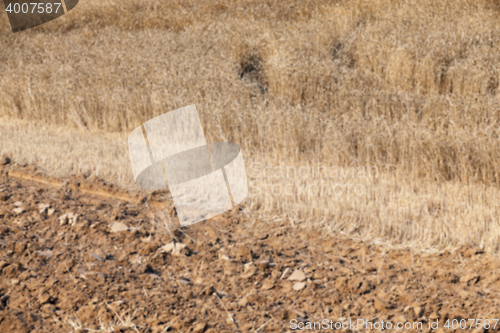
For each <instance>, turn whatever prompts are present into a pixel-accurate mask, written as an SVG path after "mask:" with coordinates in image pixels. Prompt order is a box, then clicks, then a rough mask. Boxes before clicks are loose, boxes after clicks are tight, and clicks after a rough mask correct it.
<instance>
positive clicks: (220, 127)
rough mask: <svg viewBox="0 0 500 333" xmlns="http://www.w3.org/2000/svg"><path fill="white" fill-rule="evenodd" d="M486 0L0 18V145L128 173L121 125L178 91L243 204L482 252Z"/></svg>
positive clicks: (125, 4) (60, 164)
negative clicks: (305, 172)
mask: <svg viewBox="0 0 500 333" xmlns="http://www.w3.org/2000/svg"><path fill="white" fill-rule="evenodd" d="M499 12H500V5H499V3H498V2H497V1H493V0H487V1H486V0H482V1H469V0H459V1H451V0H447V1H417V0H409V1H389V0H380V1H368V0H354V1H340V0H339V1H314V2H313V1H293V0H287V1H278V0H270V1H250V0H246V1H229V0H220V1H216V0H210V1H201V2H200V1H194V0H193V1H191V0H189V1H180V0H179V1H168V2H167V1H164V2H160V1H153V2H144V1H139V0H126V1H120V2H119V1H114V0H109V1H106V2H105V3H104V4H103V3H101V2H98V1H96V0H89V1H84V2H82V3H81V4H79V5H78V7H76V8H75V9H74V10H73V11H71V12H70V13H69V14H67V15H65V16H64V17H62V18H60V19H58V20H56V21H54V22H51V23H48V24H46V25H43V26H41V27H38V28H35V29H32V30H30V31H28V32H24V33H18V34H15V35H13V34H11V33H10V31H9V27H8V24H7V20H6V15H3V16H2V17H1V18H0V35H1V40H2V48H1V49H0V72H1V73H2V76H1V78H0V115H1V116H4V117H5V118H3V119H4V120H3V123H4V124H6V125H5V126H7V127H6V128H10V129H8V131H10V132H8V131H7V132H4V133H0V135H2V136H3V137H5V138H6V139H7V140H8V141H7V142H9V145H8V146H6V145H5V144H4V145H3V146H2V147H0V148H1V151H0V153H9V154H11V156H13V157H14V158H15V159H18V160H24V161H26V160H28V159H31V160H30V161H32V162H37V163H39V164H42V165H43V166H45V167H46V168H47V169H52V170H53V171H52V172H56V173H57V172H59V173H75V172H81V171H82V170H80V169H85V171H86V172H90V173H95V174H99V175H100V176H102V177H105V178H108V179H111V180H113V181H115V182H118V183H120V184H122V185H123V186H125V187H127V186H131V184H132V181H131V175H130V170H128V169H127V168H128V154H127V151H126V141H125V140H124V139H123V138H125V137H126V134H127V132H128V131H130V130H131V129H133V128H134V127H136V126H137V125H138V124H139V123H141V122H142V121H144V120H147V119H149V118H151V117H154V116H156V115H159V114H162V113H164V112H166V111H169V110H173V109H176V108H179V107H182V106H186V105H189V104H194V103H195V104H196V105H197V107H198V111H199V113H200V116H201V118H202V122H203V126H204V130H205V133H206V135H207V136H208V139H209V140H211V141H220V140H224V141H233V142H236V143H238V144H239V145H240V146H241V147H242V149H243V154H244V157H245V160H246V163H247V167H248V168H249V169H252V170H250V171H249V177H250V180H251V181H253V182H254V183H253V187H254V189H255V188H256V187H258V188H259V189H260V190H261V193H260V194H258V195H257V194H256V195H253V196H252V197H251V198H250V199H248V200H247V204H246V206H247V208H248V210H247V211H248V212H249V213H251V214H258V216H260V217H261V218H265V219H269V220H280V219H281V220H283V219H284V220H287V221H292V222H293V223H296V224H299V223H300V222H306V223H305V224H307V225H308V226H309V225H311V224H312V225H314V226H320V225H321V226H326V227H327V228H328V229H330V230H332V232H342V233H345V234H347V235H349V236H351V237H360V238H363V239H367V240H372V241H383V242H386V243H387V242H388V243H390V244H393V245H400V246H414V247H416V248H426V247H430V248H436V247H438V248H447V247H454V246H459V245H462V244H472V245H474V246H480V247H483V248H484V249H485V250H487V251H493V252H498V250H499V246H498V232H497V230H498V228H499V226H500V224H499V221H498V216H500V214H499V213H500V207H499V204H498V202H499V200H496V199H498V198H499V191H498V187H499V185H500V174H499V173H500V170H499V166H500V163H499V156H500V154H499V153H500V143H499V140H498V136H499V131H500V124H499V119H500V114H499V103H498V96H499V82H500V76H499V74H500V61H499V60H500V56H499V55H500V22H499V21H498V19H497V18H498V14H499ZM5 119H10V120H8V121H7V120H5ZM11 119H23V124H25V122H27V123H32V124H36V126H37V127H39V126H41V125H40V124H45V125H48V126H52V127H47V128H49V129H48V130H42V129H41V127H39V128H35V129H33V130H30V131H26V130H22V129H20V127H19V126H21V127H22V126H24V125H15V124H14V123H13V122H12V121H11ZM13 124H14V125H13ZM18 124H19V123H18ZM51 129H52V130H53V131H54V132H55V133H54V134H53V135H46V134H44V133H45V132H44V131H50V130H51ZM75 129H79V131H76V130H75ZM65 130H67V131H68V130H69V131H72V132H71V133H78V134H75V135H76V136H77V138H78V139H77V140H72V139H68V134H64V133H67V132H64V131H65ZM21 132H22V133H21ZM42 132H43V133H42ZM6 133H17V134H19V135H18V136H16V135H14V134H6ZM36 133H38V134H36ZM94 133H101V135H96V134H94ZM105 133H111V134H105ZM44 136H45V139H40V138H43V137H44ZM100 137H106V138H104V139H100ZM111 137H113V138H111ZM83 138H85V139H84V140H85V142H86V143H85V144H83V143H82V142H81V140H82V139H83ZM100 140H104V141H106V140H107V141H106V142H110V143H109V145H111V148H109V145H108V144H107V143H104V141H100ZM121 140H122V141H121ZM3 142H6V141H3ZM56 142H61V145H60V146H59V145H56V144H55V143H56ZM75 142H78V144H77V146H78V147H79V148H73V146H72V145H73V144H74V143H75ZM85 145H89V146H91V147H94V148H93V149H94V150H90V151H88V150H85V148H84V147H85ZM40 147H47V148H46V149H44V150H43V151H40V149H39V148H40ZM37 149H38V150H39V151H38V152H34V151H35V150H37ZM107 149H110V153H108V156H107V157H97V156H106V154H107V153H106V150H107ZM51 150H52V151H58V153H54V154H49V153H48V152H49V151H51ZM94 151H95V152H98V154H97V156H96V154H94ZM68 152H69V153H68ZM58 154H59V155H60V154H63V155H64V154H69V155H68V157H67V158H66V159H62V160H61V159H59V158H57V157H56V156H58ZM99 154H101V155H99ZM34 156H36V157H34ZM79 156H85V157H84V158H82V159H84V160H85V161H83V160H80V158H79ZM253 162H258V163H261V167H260V168H250V166H251V165H252V163H253ZM307 163H309V165H313V164H314V165H321V166H324V167H327V168H331V167H334V166H337V167H343V168H347V169H348V168H358V167H365V168H367V170H368V169H370V168H376V170H377V171H378V172H377V174H376V175H370V176H365V177H351V178H355V179H351V180H350V181H351V182H356V184H357V183H359V184H361V183H362V184H364V185H363V186H365V187H364V188H365V189H366V193H365V194H364V195H360V196H350V197H349V196H346V195H340V196H337V195H335V194H328V193H326V194H325V193H322V194H321V193H316V192H314V187H313V186H312V185H314V184H318V187H317V188H321V182H323V183H328V184H336V183H338V182H339V181H342V182H344V183H345V182H348V181H349V179H348V178H346V177H344V178H343V179H340V180H339V179H333V180H332V179H330V178H331V177H330V178H328V177H309V178H307V177H301V176H295V177H291V178H290V177H288V178H287V177H281V176H279V175H278V177H275V173H276V172H274V171H275V169H276V167H278V166H296V167H297V169H298V168H299V167H300V166H303V165H306V164H307ZM97 165H99V166H100V167H99V168H100V169H99V170H98V171H96V169H95V168H96V166H97ZM118 165H119V166H118ZM254 166H255V165H254ZM266 166H272V167H273V169H272V170H273V172H274V173H272V175H273V176H269V174H270V172H271V169H267V170H268V175H267V176H266V175H264V174H263V173H264V168H265V167H266ZM276 184H281V185H282V188H283V187H285V186H286V185H287V184H292V185H293V187H289V189H291V190H290V191H291V193H294V194H293V195H273V193H272V191H273V186H274V185H276ZM292 185H290V186H292ZM274 189H275V190H276V189H277V187H274ZM301 189H302V190H301ZM304 189H311V190H312V191H313V193H312V194H311V193H309V194H307V193H306V194H304V191H303V190H304ZM301 191H302V192H301ZM255 192H257V191H256V190H255V191H254V193H255ZM275 192H276V191H275ZM309 192H310V191H309Z"/></svg>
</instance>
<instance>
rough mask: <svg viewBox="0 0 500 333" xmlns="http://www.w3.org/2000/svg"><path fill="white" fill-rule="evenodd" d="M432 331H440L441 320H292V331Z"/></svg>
mask: <svg viewBox="0 0 500 333" xmlns="http://www.w3.org/2000/svg"><path fill="white" fill-rule="evenodd" d="M424 327H425V328H429V329H431V330H435V329H438V327H439V320H436V321H429V322H428V323H427V324H426V325H424V323H423V322H409V321H407V322H391V321H384V320H380V321H370V320H366V319H356V320H352V319H349V320H346V321H334V320H330V319H323V320H321V321H316V322H314V321H299V320H297V319H292V320H290V329H292V330H340V329H344V330H352V331H357V330H367V331H371V330H382V331H383V330H403V329H406V330H422V329H423V328H424Z"/></svg>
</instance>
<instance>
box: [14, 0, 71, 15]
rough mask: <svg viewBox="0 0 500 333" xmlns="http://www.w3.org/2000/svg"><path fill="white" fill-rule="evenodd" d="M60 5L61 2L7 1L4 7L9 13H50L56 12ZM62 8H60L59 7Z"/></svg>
mask: <svg viewBox="0 0 500 333" xmlns="http://www.w3.org/2000/svg"><path fill="white" fill-rule="evenodd" d="M60 7H61V3H60V2H59V3H57V2H56V3H50V2H48V3H42V2H40V3H37V2H31V3H29V4H28V3H23V4H19V3H14V4H12V3H9V4H8V5H7V8H6V9H5V11H6V12H8V13H9V14H12V13H15V14H21V13H23V14H29V13H31V14H43V13H47V14H52V13H58V11H59V9H60ZM61 10H62V9H61Z"/></svg>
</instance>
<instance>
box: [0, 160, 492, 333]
mask: <svg viewBox="0 0 500 333" xmlns="http://www.w3.org/2000/svg"><path fill="white" fill-rule="evenodd" d="M7 162H8V161H7V160H4V161H3V163H2V164H5V165H4V166H2V167H1V171H0V332H12V333H14V332H86V331H89V332H91V331H103V332H104V331H112V332H168V331H174V332H243V331H244V332H246V331H252V332H255V331H257V332H286V331H291V330H292V329H293V328H295V327H299V325H301V327H302V326H303V327H308V326H307V325H308V323H309V325H313V324H312V323H313V322H322V323H326V322H328V323H329V324H328V326H329V327H331V326H330V325H331V324H332V325H334V323H348V322H349V319H351V323H352V321H354V320H357V319H364V320H367V321H370V322H371V323H372V324H373V323H376V322H378V323H380V322H381V321H384V323H385V324H386V325H387V323H388V322H390V323H391V324H393V325H396V324H397V323H406V322H407V323H410V324H411V323H414V322H419V323H422V327H421V328H419V327H414V328H415V329H404V328H403V329H402V330H399V331H430V330H431V329H432V330H437V331H442V330H445V331H446V330H447V328H445V327H444V326H445V324H446V322H447V320H448V319H450V320H451V321H450V323H453V321H452V320H453V319H457V321H455V322H456V323H460V319H469V318H470V319H482V321H481V324H480V325H478V323H479V322H478V321H475V322H471V321H467V330H469V329H470V330H474V331H485V328H484V323H485V320H486V319H489V320H490V323H491V327H490V328H489V329H488V331H497V330H498V329H499V328H500V324H498V325H496V327H495V328H494V329H493V325H494V324H495V319H498V318H500V310H498V308H497V306H498V305H499V304H500V293H499V287H500V281H499V280H500V274H499V272H500V270H499V269H500V259H499V258H498V257H497V256H493V255H490V254H484V253H481V251H477V250H475V249H470V248H463V249H460V250H457V251H455V252H453V253H449V252H445V253H439V254H431V253H412V252H410V251H409V250H391V249H386V248H384V247H382V246H377V245H369V244H364V243H362V242H355V241H353V240H349V239H346V238H340V237H331V236H327V235H324V234H322V233H321V232H320V231H314V230H310V231H307V232H305V231H304V229H302V228H297V227H294V226H292V225H290V223H289V222H287V223H285V222H283V223H274V224H271V225H270V224H266V223H262V222H260V221H256V220H252V219H248V218H244V217H243V216H241V212H240V211H239V210H237V209H235V210H233V211H231V212H228V213H226V214H224V215H222V216H219V217H216V218H213V219H211V220H209V221H206V222H203V223H198V224H195V225H193V226H190V227H188V228H185V229H184V228H183V229H182V230H179V229H177V230H174V229H172V225H170V229H172V230H169V228H166V227H165V226H164V225H163V224H162V222H161V220H159V219H158V211H159V208H158V207H160V206H161V205H160V204H161V202H162V199H161V193H156V194H155V195H149V196H145V197H140V196H136V197H133V196H130V195H128V194H120V193H119V192H117V191H114V190H113V187H111V186H108V185H106V184H104V183H102V182H97V181H93V180H90V179H85V178H84V177H80V178H75V179H72V180H70V181H66V182H59V181H57V180H53V179H49V178H44V177H41V176H39V175H37V173H36V171H34V169H33V168H29V167H28V168H26V167H20V166H16V165H13V163H7ZM155 207H156V208H155ZM152 219H153V221H152ZM154 221H156V222H154ZM157 222H159V223H157ZM323 320H326V321H323ZM330 320H331V321H332V323H330ZM437 320H439V326H438V328H437V329H436V326H432V325H431V326H432V327H431V328H429V324H433V323H436V322H437ZM463 322H464V321H462V323H463ZM469 325H472V327H470V326H469ZM309 327H312V326H309ZM344 327H347V324H346V325H345V326H344ZM386 327H387V326H386ZM455 327H456V324H455ZM316 328H318V326H316ZM366 328H367V327H366V326H361V327H355V328H353V327H352V326H350V327H347V328H346V329H345V330H347V331H356V330H357V331H365V330H366ZM375 328H376V325H375ZM375 328H374V330H376V329H375ZM379 330H380V329H379Z"/></svg>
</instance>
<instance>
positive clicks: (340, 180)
mask: <svg viewBox="0 0 500 333" xmlns="http://www.w3.org/2000/svg"><path fill="white" fill-rule="evenodd" d="M249 176H250V179H251V181H250V184H249V190H250V191H249V195H250V196H261V195H271V196H303V197H307V198H308V199H310V198H312V197H317V196H327V197H331V196H337V197H340V196H353V195H355V196H362V195H365V194H366V192H367V188H366V187H367V185H366V184H367V183H369V179H373V178H378V176H379V172H378V168H377V167H376V166H357V167H340V166H324V165H320V164H309V163H307V164H305V165H300V166H296V165H290V166H283V165H277V166H276V165H275V166H272V165H263V164H262V163H259V162H253V163H252V164H251V165H250V168H249Z"/></svg>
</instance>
